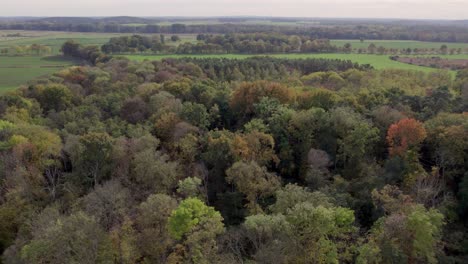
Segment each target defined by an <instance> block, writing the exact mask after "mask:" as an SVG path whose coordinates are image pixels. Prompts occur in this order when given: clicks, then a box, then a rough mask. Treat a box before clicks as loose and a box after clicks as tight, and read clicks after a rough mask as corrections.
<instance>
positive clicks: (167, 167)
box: [132, 149, 180, 193]
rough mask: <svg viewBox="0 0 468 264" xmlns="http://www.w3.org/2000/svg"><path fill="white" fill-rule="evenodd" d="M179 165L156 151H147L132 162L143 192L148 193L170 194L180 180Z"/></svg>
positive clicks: (142, 152) (133, 171)
mask: <svg viewBox="0 0 468 264" xmlns="http://www.w3.org/2000/svg"><path fill="white" fill-rule="evenodd" d="M178 167H179V164H178V163H177V162H172V161H170V160H169V156H168V155H166V154H163V153H161V152H159V151H156V150H154V149H146V150H143V151H141V152H139V153H137V154H135V157H134V159H133V162H132V168H133V169H132V173H133V177H134V179H135V180H136V182H137V183H139V184H141V187H142V189H141V191H143V190H144V191H145V192H147V193H170V191H171V190H172V189H173V188H175V187H176V184H177V181H178V180H179V178H180V173H179V168H178Z"/></svg>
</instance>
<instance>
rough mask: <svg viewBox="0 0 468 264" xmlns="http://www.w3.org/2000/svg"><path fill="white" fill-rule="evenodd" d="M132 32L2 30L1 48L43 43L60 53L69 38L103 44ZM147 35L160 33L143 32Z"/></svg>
mask: <svg viewBox="0 0 468 264" xmlns="http://www.w3.org/2000/svg"><path fill="white" fill-rule="evenodd" d="M16 33H19V34H21V37H6V36H7V35H11V34H16ZM130 35H133V34H132V33H125V34H119V33H79V32H50V31H21V30H19V31H18V30H0V49H1V48H7V47H11V46H15V45H31V44H41V45H46V46H49V47H51V48H52V54H54V55H56V54H59V53H60V47H61V46H62V44H63V43H64V42H65V41H67V40H71V39H72V40H74V41H76V42H78V43H80V44H83V45H97V46H101V45H103V44H105V43H107V42H108V41H109V39H111V38H113V37H119V36H130ZM141 35H146V36H151V35H153V36H154V35H158V36H159V34H141ZM165 36H166V41H167V44H169V45H177V44H179V43H182V42H192V43H194V42H196V41H197V39H196V34H178V36H179V37H180V41H178V42H171V41H170V37H171V36H172V35H171V34H166V35H165Z"/></svg>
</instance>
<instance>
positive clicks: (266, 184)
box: [226, 161, 280, 213]
mask: <svg viewBox="0 0 468 264" xmlns="http://www.w3.org/2000/svg"><path fill="white" fill-rule="evenodd" d="M226 175H227V177H226V180H227V181H228V183H232V184H234V185H235V186H236V188H237V189H238V190H239V191H240V192H242V193H244V194H245V195H246V196H247V200H248V201H249V204H248V205H247V207H248V208H249V209H250V211H251V212H252V213H257V212H261V211H262V209H261V207H260V206H259V205H258V202H259V199H260V198H265V197H267V196H269V195H272V194H273V193H274V191H275V190H276V189H277V188H279V186H280V180H279V178H278V177H277V176H276V175H275V174H273V173H270V172H268V171H267V170H266V168H265V167H260V166H259V165H258V164H257V163H256V162H255V161H250V162H236V163H234V165H232V167H231V168H229V169H228V170H227V171H226Z"/></svg>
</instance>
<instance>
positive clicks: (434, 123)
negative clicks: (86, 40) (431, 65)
mask: <svg viewBox="0 0 468 264" xmlns="http://www.w3.org/2000/svg"><path fill="white" fill-rule="evenodd" d="M71 44H73V43H71ZM71 44H70V43H68V44H67V45H65V46H64V50H67V51H68V52H69V54H74V53H76V52H79V53H80V54H81V51H82V50H83V47H78V48H73V49H72V48H71V47H74V46H73V45H71ZM67 46H71V47H67ZM86 50H87V49H86ZM238 73H242V75H239V74H238ZM253 77H255V79H253V80H249V78H253ZM245 80H248V81H245ZM467 84H468V72H466V71H460V72H459V74H458V75H457V78H456V79H455V80H453V79H452V77H451V75H450V73H447V72H436V73H423V72H415V71H404V70H373V69H371V68H368V67H360V66H359V65H355V64H352V63H350V62H340V61H326V60H285V59H271V58H251V59H247V60H245V61H240V60H229V59H199V60H196V59H184V60H174V59H171V60H163V61H154V62H150V61H145V62H132V61H129V60H127V59H119V58H113V59H110V60H109V61H107V62H98V63H96V65H95V66H75V67H71V68H67V69H63V70H61V71H60V72H58V73H56V74H54V75H53V76H51V77H50V78H45V79H41V80H37V81H36V82H34V83H32V84H31V85H29V86H28V87H22V88H21V89H19V90H17V91H14V92H10V93H7V94H4V95H2V96H0V115H1V121H0V149H1V151H0V165H1V168H2V170H0V179H1V188H0V190H1V191H0V199H1V201H2V202H1V204H0V222H1V223H3V224H2V225H0V245H1V249H2V251H3V254H2V261H3V263H7V264H8V263H51V264H54V263H64V262H65V263H241V262H255V263H338V262H342V263H382V262H383V263H405V262H406V263H436V262H446V263H463V262H466V260H467V256H468V252H467V251H466V247H464V245H465V244H466V243H467V241H468V237H467V235H466V234H467V225H468V223H467V222H466V219H467V217H466V216H467V215H468V175H467V174H466V171H467V164H466V160H467V155H468V153H466V149H468V138H467V135H468V133H467V131H468V117H467V115H466V114H465V113H464V112H466V111H467V109H468V105H467V102H468V100H466V99H467V96H468V85H467Z"/></svg>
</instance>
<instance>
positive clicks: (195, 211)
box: [168, 198, 224, 263]
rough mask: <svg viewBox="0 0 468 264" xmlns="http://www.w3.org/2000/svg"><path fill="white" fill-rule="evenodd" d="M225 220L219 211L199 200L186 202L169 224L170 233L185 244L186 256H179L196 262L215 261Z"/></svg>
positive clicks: (173, 213) (190, 199)
mask: <svg viewBox="0 0 468 264" xmlns="http://www.w3.org/2000/svg"><path fill="white" fill-rule="evenodd" d="M222 221H223V218H222V216H221V214H220V213H219V212H217V211H216V210H215V209H214V208H212V207H209V206H206V205H205V204H204V203H203V202H202V201H200V200H199V199H197V198H188V199H186V200H183V201H182V202H181V203H180V205H179V206H178V207H177V209H175V210H174V211H172V213H171V216H170V217H169V222H168V229H169V234H170V235H171V236H172V237H173V238H174V239H176V240H179V241H182V245H183V246H184V247H185V252H186V254H185V256H179V257H182V258H183V259H185V260H188V261H190V262H193V263H210V262H211V261H214V260H215V257H216V256H215V253H216V247H217V245H216V240H215V239H216V237H217V236H218V235H220V234H222V233H223V232H224V225H223V222H222ZM173 254H174V253H173ZM174 257H176V256H173V258H174Z"/></svg>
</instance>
